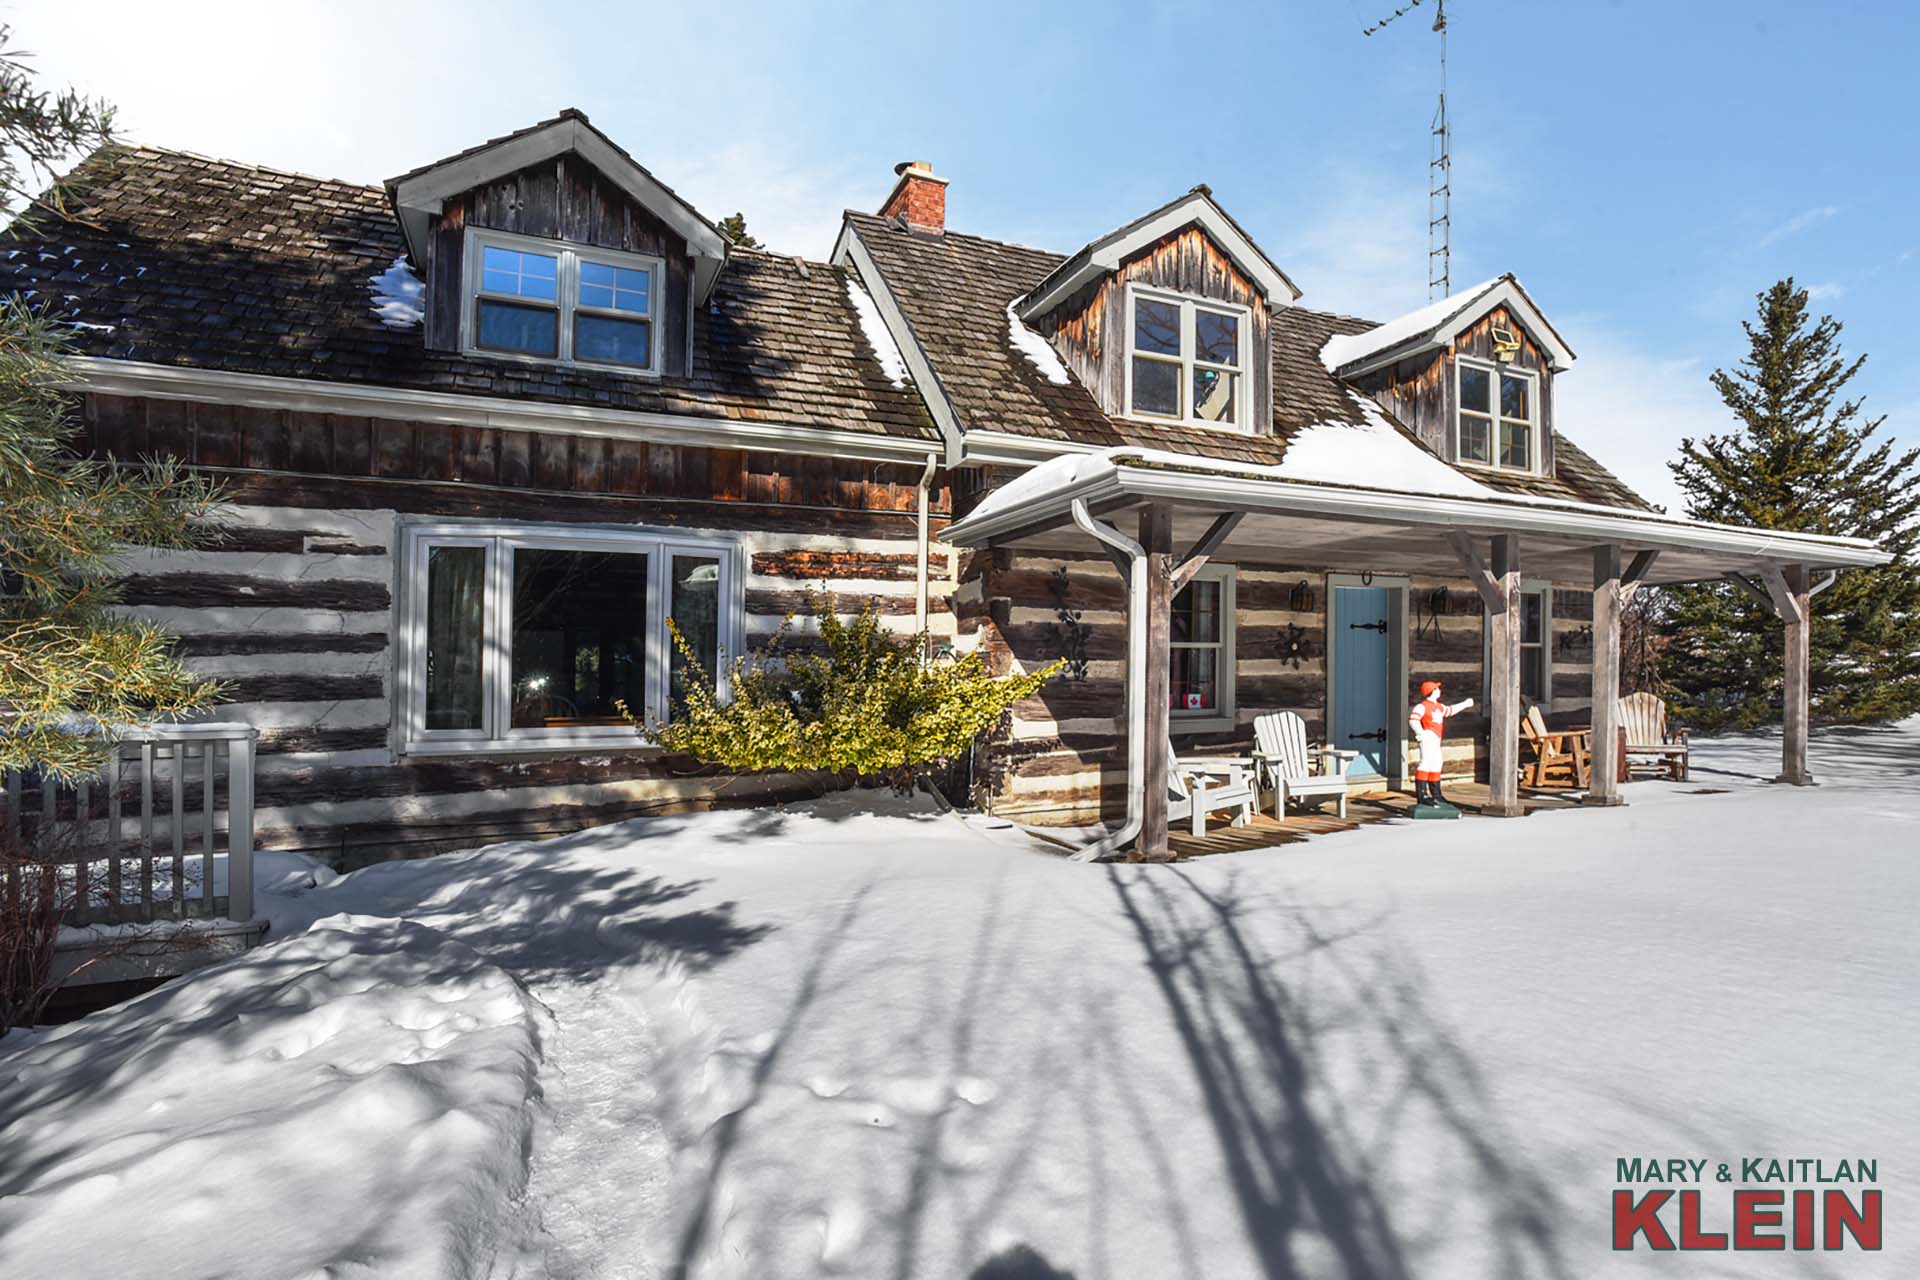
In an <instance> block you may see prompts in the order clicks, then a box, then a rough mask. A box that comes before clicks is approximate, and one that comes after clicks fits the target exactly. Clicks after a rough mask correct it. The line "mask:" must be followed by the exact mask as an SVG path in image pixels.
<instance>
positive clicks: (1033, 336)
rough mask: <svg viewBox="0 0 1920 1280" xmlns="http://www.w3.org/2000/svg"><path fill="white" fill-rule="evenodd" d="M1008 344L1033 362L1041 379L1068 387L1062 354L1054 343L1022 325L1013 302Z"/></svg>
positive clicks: (1009, 306)
mask: <svg viewBox="0 0 1920 1280" xmlns="http://www.w3.org/2000/svg"><path fill="white" fill-rule="evenodd" d="M1007 342H1008V343H1009V345H1011V346H1012V347H1013V349H1014V350H1015V351H1018V352H1019V353H1020V354H1021V355H1023V356H1025V357H1026V358H1027V359H1028V360H1029V361H1031V362H1032V364H1033V367H1034V368H1036V369H1038V370H1039V371H1040V376H1041V377H1043V378H1045V379H1046V380H1047V381H1048V382H1051V383H1053V384H1054V385H1056V386H1061V387H1064V386H1066V385H1067V366H1066V365H1064V364H1061V363H1060V353H1059V352H1057V351H1055V350H1054V349H1053V344H1052V343H1050V342H1048V341H1047V340H1046V339H1045V338H1043V337H1041V336H1040V335H1039V334H1037V333H1035V332H1034V331H1033V330H1031V329H1029V328H1027V326H1026V325H1025V324H1023V323H1021V321H1020V317H1019V316H1018V315H1016V314H1015V313H1014V310H1013V303H1011V302H1009V303H1008V304H1007Z"/></svg>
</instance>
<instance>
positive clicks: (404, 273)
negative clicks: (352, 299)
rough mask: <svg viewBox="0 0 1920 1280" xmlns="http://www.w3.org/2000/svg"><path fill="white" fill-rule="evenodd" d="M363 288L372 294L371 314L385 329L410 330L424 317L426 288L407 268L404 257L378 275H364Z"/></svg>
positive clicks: (425, 312)
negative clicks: (364, 285) (366, 288)
mask: <svg viewBox="0 0 1920 1280" xmlns="http://www.w3.org/2000/svg"><path fill="white" fill-rule="evenodd" d="M367 287H368V289H370V290H371V291H372V293H373V313H374V314H375V315H377V316H379V317H380V323H381V324H383V325H385V326H387V328H389V329H411V328H413V327H414V326H415V325H417V324H419V323H420V322H421V321H423V320H425V319H426V318H427V311H426V289H427V286H426V284H425V282H423V281H422V280H421V279H420V277H419V276H416V275H414V274H413V272H411V271H409V270H408V269H407V259H406V256H405V255H404V254H403V255H401V256H400V257H398V258H395V259H394V260H393V262H392V264H391V265H390V266H388V267H387V269H386V270H385V271H382V272H381V273H380V274H379V275H377V276H368V277H367Z"/></svg>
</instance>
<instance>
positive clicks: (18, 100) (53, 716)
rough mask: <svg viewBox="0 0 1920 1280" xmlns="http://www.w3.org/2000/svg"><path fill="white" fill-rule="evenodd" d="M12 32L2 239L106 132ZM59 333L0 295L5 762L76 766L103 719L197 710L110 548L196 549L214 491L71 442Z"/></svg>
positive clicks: (56, 191) (199, 693)
mask: <svg viewBox="0 0 1920 1280" xmlns="http://www.w3.org/2000/svg"><path fill="white" fill-rule="evenodd" d="M6 40H7V31H6V29H5V28H0V189H3V190H4V191H5V192H6V193H7V194H8V195H9V196H11V197H15V199H14V200H12V201H10V203H14V204H17V205H18V206H19V207H20V208H21V212H20V214H19V215H17V216H16V218H15V220H14V223H13V225H12V226H11V227H9V228H8V229H7V231H6V232H5V233H0V241H4V240H5V239H7V238H9V237H11V236H12V235H14V234H16V233H17V232H18V230H19V229H20V228H21V227H22V226H25V225H32V224H33V223H34V222H35V221H37V220H41V219H44V220H47V221H53V220H57V219H62V218H67V217H70V216H71V214H70V204H71V203H72V201H71V198H70V193H69V192H68V190H67V189H66V187H65V186H64V185H63V184H62V183H61V182H60V181H59V180H58V178H57V166H58V165H59V164H61V163H62V162H63V161H64V160H65V159H66V157H68V156H69V155H71V154H72V153H73V152H75V151H76V150H78V149H80V148H83V147H87V146H99V145H106V144H107V143H109V142H110V140H111V129H112V113H111V111H110V109H109V108H107V107H106V106H105V105H104V104H102V103H98V102H93V101H90V100H87V99H83V98H81V97H79V96H78V95H76V94H74V93H72V92H70V91H69V92H67V93H62V94H50V93H46V92H43V91H40V90H37V89H36V88H35V87H34V84H33V80H32V77H31V75H30V74H29V73H28V71H27V69H26V67H25V66H24V65H23V63H22V62H21V60H20V55H18V54H10V53H8V52H7V50H6ZM3 247H4V244H0V248H3ZM64 335H65V330H64V328H63V327H62V326H61V325H60V324H59V323H57V322H56V321H55V320H53V319H51V318H50V317H48V316H47V315H45V314H42V313H40V312H38V311H36V310H35V309H34V308H32V307H31V306H29V305H28V303H27V302H26V301H25V300H24V299H23V298H21V297H20V296H18V295H13V296H9V297H6V298H4V299H0V769H16V768H33V767H40V768H45V769H47V770H49V771H51V772H53V773H56V774H60V775H66V776H71V775H74V774H78V773H82V772H85V771H87V770H90V769H92V768H93V767H95V766H96V765H98V764H99V763H100V762H101V761H102V760H103V759H104V758H105V751H106V742H105V741H104V740H103V738H102V733H101V731H102V730H106V729H110V728H111V727H112V726H115V725H122V724H144V723H149V722H151V721H152V720H154V719H156V718H158V717H160V716H165V715H172V714H178V713H183V712H189V711H193V710H196V709H198V708H200V707H202V706H204V705H205V704H206V703H207V702H208V701H209V700H210V699H211V697H212V695H213V694H214V693H215V692H216V689H217V687H216V686H215V685H214V684H213V683H212V682H210V681H206V680H202V679H199V678H197V677H195V676H194V675H192V674H191V673H190V672H188V671H187V670H185V668H184V667H182V666H181V664H180V662H179V661H178V660H177V659H176V658H175V657H174V655H173V652H172V648H171V642H170V641H169V640H168V638H167V637H166V636H165V635H163V634H162V633H161V632H160V631H158V630H157V629H156V628H154V627H152V626H149V625H145V624H141V623H135V622H131V621H128V620H126V619H124V618H119V617H116V616H114V614H113V612H112V607H111V606H112V604H113V599H114V593H113V579H114V577H115V574H116V568H115V559H116V556H117V554H118V553H119V552H121V551H122V550H123V549H124V548H125V547H127V546H128V545H139V546H149V547H181V546H189V545H192V544H193V543H194V542H195V541H196V540H197V537H198V530H199V528H200V526H199V525H198V523H197V521H198V519H199V518H200V517H202V516H204V515H205V514H206V513H207V512H208V510H209V508H210V507H211V506H212V503H213V501H214V494H213V492H212V490H211V488H210V487H209V486H208V485H207V484H206V483H205V482H204V481H202V480H199V479H197V478H193V477H189V476H187V475H185V474H183V473H182V472H181V471H180V470H179V468H178V466H177V464H175V463H173V462H171V461H167V462H156V463H151V464H145V465H139V466H132V465H122V464H117V463H110V462H103V461H98V460H95V459H91V458H83V457H81V456H80V455H79V454H77V453H76V452H75V451H74V447H73V446H74V438H75V435H76V433H77V431H78V425H77V423H76V421H75V414H74V412H73V409H74V402H73V398H72V397H71V396H70V395H68V394H67V393H65V392H64V391H62V390H61V389H60V384H61V383H63V382H69V381H71V379H72V375H71V374H70V373H69V372H68V371H67V370H66V369H65V367H64V366H63V365H62V362H61V355H62V351H63V349H64Z"/></svg>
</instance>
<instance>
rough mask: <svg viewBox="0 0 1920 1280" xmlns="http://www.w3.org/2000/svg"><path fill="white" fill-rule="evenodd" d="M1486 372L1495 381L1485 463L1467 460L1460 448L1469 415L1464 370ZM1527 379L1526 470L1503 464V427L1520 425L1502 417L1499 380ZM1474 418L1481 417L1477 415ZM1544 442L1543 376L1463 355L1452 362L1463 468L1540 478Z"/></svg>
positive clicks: (1457, 457) (1456, 448)
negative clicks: (1462, 387)
mask: <svg viewBox="0 0 1920 1280" xmlns="http://www.w3.org/2000/svg"><path fill="white" fill-rule="evenodd" d="M1467 368H1474V369H1482V370H1485V371H1486V372H1487V373H1488V374H1489V375H1491V377H1492V378H1493V384H1492V391H1491V393H1490V394H1491V395H1492V397H1493V405H1492V408H1493V413H1492V414H1491V415H1489V416H1488V418H1487V421H1488V423H1489V426H1488V431H1489V433H1490V434H1489V435H1488V437H1487V457H1488V460H1487V461H1486V462H1479V461H1476V460H1474V459H1472V458H1469V457H1467V455H1466V453H1465V451H1464V450H1462V449H1461V447H1460V435H1461V430H1460V429H1461V426H1462V422H1461V419H1462V417H1463V416H1464V415H1465V414H1466V413H1467V412H1468V411H1467V409H1466V405H1465V402H1464V401H1463V400H1462V399H1461V396H1460V373H1461V371H1462V370H1463V369H1467ZM1502 377H1509V378H1525V379H1526V380H1527V381H1528V382H1530V383H1532V384H1533V389H1532V390H1531V391H1529V392H1528V393H1527V465H1526V466H1524V467H1509V466H1505V465H1503V464H1502V463H1501V461H1500V424H1501V423H1502V422H1503V421H1504V422H1518V421H1520V419H1518V418H1502V417H1501V416H1500V379H1501V378H1502ZM1474 416H1475V417H1479V416H1481V415H1479V414H1475V415H1474ZM1545 443H1546V442H1545V441H1543V440H1541V438H1540V375H1539V374H1537V373H1535V372H1534V371H1533V370H1531V369H1517V368H1515V367H1514V366H1513V365H1510V364H1497V363H1495V362H1494V361H1492V360H1477V359H1474V358H1472V357H1470V356H1460V357H1458V358H1456V359H1455V360H1454V362H1453V457H1454V461H1456V462H1458V463H1459V464H1460V465H1461V466H1463V467H1477V468H1479V469H1480V470H1482V471H1504V472H1506V473H1508V474H1509V475H1535V476H1537V475H1539V474H1540V460H1541V459H1542V458H1544V457H1545V456H1546V449H1545V447H1544V445H1545Z"/></svg>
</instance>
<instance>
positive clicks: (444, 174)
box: [393, 120, 727, 302]
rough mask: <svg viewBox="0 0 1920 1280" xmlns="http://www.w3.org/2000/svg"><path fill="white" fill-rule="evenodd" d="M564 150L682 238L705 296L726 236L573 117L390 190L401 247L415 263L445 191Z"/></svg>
mask: <svg viewBox="0 0 1920 1280" xmlns="http://www.w3.org/2000/svg"><path fill="white" fill-rule="evenodd" d="M567 152H573V153H575V154H577V155H579V156H580V158H581V159H583V160H585V161H586V162H587V163H588V164H591V165H592V166H594V168H596V169H598V170H599V171H600V172H601V173H604V174H605V175H606V176H607V177H608V178H610V179H612V180H613V181H614V182H615V183H616V184H618V186H619V187H620V189H621V190H622V191H625V192H626V193H627V194H628V195H629V196H632V197H633V198H634V200H636V201H637V202H639V203H640V204H642V205H644V206H645V207H646V208H647V209H648V210H650V211H651V212H652V213H653V214H654V215H655V216H657V217H658V218H660V220H661V221H663V222H665V223H666V224H667V225H668V226H669V227H671V228H673V230H674V231H675V232H676V233H677V234H678V235H679V236H680V237H681V238H682V239H683V240H685V241H686V242H687V247H688V249H689V250H690V251H691V252H692V254H693V257H694V271H693V284H694V294H695V296H696V297H697V298H698V299H699V300H700V301H702V302H704V301H706V297H707V294H708V292H709V291H710V290H711V289H712V287H713V282H714V280H715V279H717V278H718V277H719V274H720V267H721V264H722V263H724V262H725V261H726V258H727V242H726V240H725V239H724V238H723V237H722V236H721V235H720V233H719V231H718V230H716V229H715V228H714V227H713V225H712V224H711V223H709V222H707V220H706V219H705V218H703V217H701V216H700V215H699V214H698V213H697V212H695V211H694V209H693V207H692V206H691V205H689V204H688V203H687V202H686V201H684V200H682V199H681V198H680V197H679V196H677V195H675V194H674V193H673V192H671V191H668V190H667V189H666V188H665V187H663V186H661V185H660V183H659V181H658V180H657V179H655V178H654V177H653V175H651V174H649V173H647V172H646V171H645V170H643V169H641V168H640V167H639V166H638V165H637V164H635V163H634V161H633V160H632V159H631V158H629V157H627V156H624V155H622V154H621V153H620V152H619V151H618V150H617V149H615V148H614V146H613V145H612V144H611V143H609V142H608V141H607V140H606V139H605V138H603V137H601V136H600V134H599V133H598V132H596V131H595V130H593V129H592V128H590V127H588V126H587V125H585V124H582V123H581V122H580V121H578V120H556V121H554V123H552V124H550V125H548V126H547V127H546V128H544V129H539V130H536V131H534V132H533V133H529V134H525V135H523V136H521V137H518V138H514V139H513V140H512V141H510V142H503V143H501V144H500V145H499V146H497V147H488V148H487V149H486V150H484V151H479V152H476V153H474V154H473V155H470V156H464V157H462V158H461V159H458V160H454V161H451V162H449V163H447V164H444V165H440V166H439V167H437V168H433V169H429V170H427V171H426V172H425V173H422V174H419V175H418V176H416V177H412V178H408V179H406V180H404V181H402V182H400V183H399V184H397V185H396V186H395V187H394V188H393V203H394V207H395V208H396V209H398V210H399V212H400V222H401V226H402V229H403V230H404V231H405V232H406V235H407V244H408V247H409V248H410V249H411V250H412V251H413V252H414V255H415V258H414V261H415V262H416V263H417V264H420V265H424V264H425V261H426V258H425V249H426V246H425V235H426V229H427V220H428V217H429V215H431V214H436V213H439V212H440V210H441V207H442V205H443V204H444V202H445V201H446V199H447V197H448V196H454V195H459V194H460V193H461V192H463V191H471V190H473V188H475V187H477V186H480V185H481V184H482V183H485V182H489V181H491V180H493V179H494V178H498V177H502V176H504V175H506V174H509V173H517V172H519V171H520V170H521V169H525V168H527V167H528V166H530V165H536V164H539V163H541V162H542V161H545V160H551V159H552V158H553V157H555V156H557V155H563V154H565V153H567Z"/></svg>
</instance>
